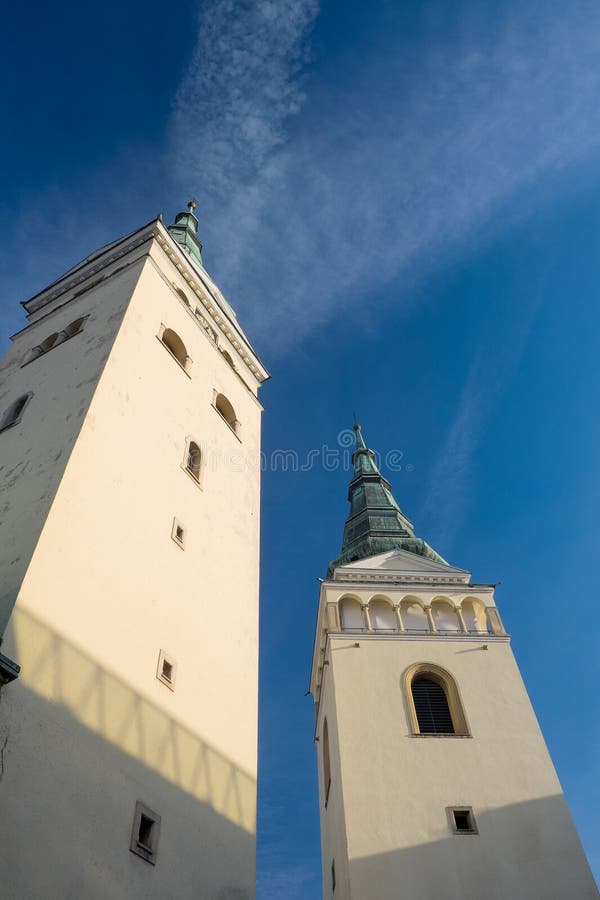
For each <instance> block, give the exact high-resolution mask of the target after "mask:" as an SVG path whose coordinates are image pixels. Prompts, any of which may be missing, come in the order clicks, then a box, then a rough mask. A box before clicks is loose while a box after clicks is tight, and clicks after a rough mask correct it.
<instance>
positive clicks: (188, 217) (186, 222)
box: [168, 200, 204, 269]
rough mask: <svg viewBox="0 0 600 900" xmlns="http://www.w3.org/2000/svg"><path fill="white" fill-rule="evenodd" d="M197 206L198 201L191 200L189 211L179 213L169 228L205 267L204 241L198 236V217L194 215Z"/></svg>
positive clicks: (186, 249) (179, 241)
mask: <svg viewBox="0 0 600 900" xmlns="http://www.w3.org/2000/svg"><path fill="white" fill-rule="evenodd" d="M196 206H197V203H196V201H195V200H190V202H189V203H188V209H187V212H180V213H177V215H176V216H175V222H174V223H173V225H169V226H168V228H169V231H170V232H171V234H172V235H173V237H174V238H175V240H176V241H177V243H178V244H179V245H180V246H181V247H183V249H184V250H185V252H186V253H188V254H189V255H190V256H191V257H192V259H193V260H194V261H195V262H197V263H199V264H200V265H201V266H202V268H203V269H204V263H203V262H202V241H201V240H200V238H199V237H198V219H197V218H196V216H195V215H194V210H195V209H196Z"/></svg>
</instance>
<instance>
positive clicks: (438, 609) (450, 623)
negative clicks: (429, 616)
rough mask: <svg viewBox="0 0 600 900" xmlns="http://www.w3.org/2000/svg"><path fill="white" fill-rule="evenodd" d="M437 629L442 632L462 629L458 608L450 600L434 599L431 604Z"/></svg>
mask: <svg viewBox="0 0 600 900" xmlns="http://www.w3.org/2000/svg"><path fill="white" fill-rule="evenodd" d="M431 612H432V613H433V621H434V622H435V627H436V631H439V632H440V633H441V634H444V633H446V634H447V633H448V632H450V633H454V632H457V631H460V624H459V622H458V616H457V615H456V610H455V609H454V607H453V606H452V604H451V603H450V602H449V601H448V600H434V601H433V603H432V604H431Z"/></svg>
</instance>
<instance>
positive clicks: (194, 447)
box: [185, 441, 202, 482]
mask: <svg viewBox="0 0 600 900" xmlns="http://www.w3.org/2000/svg"><path fill="white" fill-rule="evenodd" d="M201 462H202V454H201V452H200V447H199V446H198V444H196V442H195V441H190V442H189V444H188V448H187V452H186V458H185V468H186V469H187V471H188V472H189V473H190V475H191V476H192V478H195V479H196V481H198V482H199V481H200V464H201Z"/></svg>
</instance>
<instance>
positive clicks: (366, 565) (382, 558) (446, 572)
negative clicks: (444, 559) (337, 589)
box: [334, 549, 471, 584]
mask: <svg viewBox="0 0 600 900" xmlns="http://www.w3.org/2000/svg"><path fill="white" fill-rule="evenodd" d="M377 574H379V575H380V576H382V575H383V576H386V577H389V578H390V579H392V580H393V579H394V576H397V577H398V576H399V577H402V580H405V579H407V578H411V577H414V578H415V579H416V580H420V579H421V578H423V579H427V580H432V579H434V580H438V579H439V580H441V581H447V580H450V581H458V582H462V583H464V584H466V583H468V582H469V581H470V579H471V573H470V572H467V571H466V569H458V568H456V567H455V566H449V565H446V564H444V563H440V562H437V561H436V560H434V559H429V558H428V557H426V556H419V555H417V554H416V553H411V552H410V551H409V550H401V549H397V550H388V551H387V552H386V553H378V554H377V555H376V556H368V557H366V559H358V560H356V561H355V562H351V563H346V565H344V566H337V567H336V569H335V573H334V578H335V580H336V581H337V580H338V579H339V580H342V581H344V580H347V579H350V580H359V579H360V577H361V576H362V575H364V576H365V577H367V578H368V577H369V576H371V577H373V576H376V575H377Z"/></svg>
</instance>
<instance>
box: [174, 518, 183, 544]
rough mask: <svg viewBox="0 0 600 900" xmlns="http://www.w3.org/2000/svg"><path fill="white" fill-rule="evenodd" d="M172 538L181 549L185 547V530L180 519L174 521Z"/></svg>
mask: <svg viewBox="0 0 600 900" xmlns="http://www.w3.org/2000/svg"><path fill="white" fill-rule="evenodd" d="M171 537H172V538H173V540H174V541H175V543H176V544H177V545H178V546H179V547H181V548H182V549H183V548H184V547H185V528H184V527H183V525H182V524H181V522H180V521H179V520H178V519H173V526H172V528H171Z"/></svg>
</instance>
